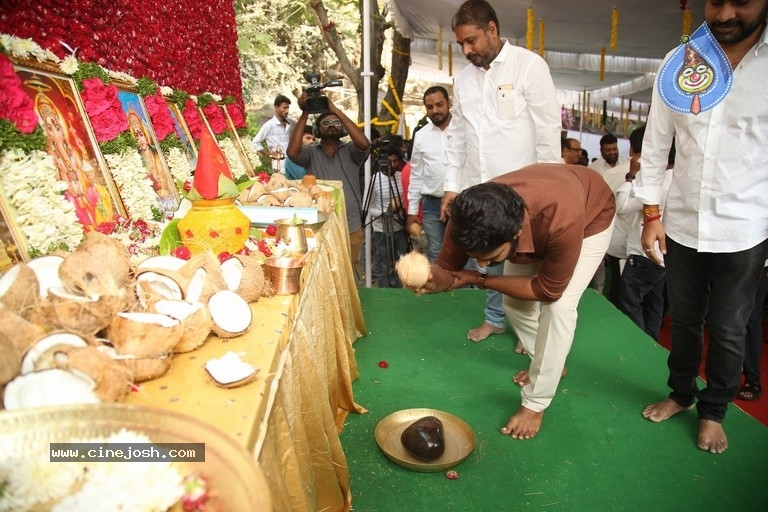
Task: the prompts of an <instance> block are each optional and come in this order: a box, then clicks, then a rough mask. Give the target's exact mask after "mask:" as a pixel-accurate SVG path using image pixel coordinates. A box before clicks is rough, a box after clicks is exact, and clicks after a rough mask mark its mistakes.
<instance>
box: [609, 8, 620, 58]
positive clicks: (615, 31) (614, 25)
mask: <svg viewBox="0 0 768 512" xmlns="http://www.w3.org/2000/svg"><path fill="white" fill-rule="evenodd" d="M618 41H619V9H618V8H617V7H614V8H613V11H611V51H616V45H617V43H618Z"/></svg>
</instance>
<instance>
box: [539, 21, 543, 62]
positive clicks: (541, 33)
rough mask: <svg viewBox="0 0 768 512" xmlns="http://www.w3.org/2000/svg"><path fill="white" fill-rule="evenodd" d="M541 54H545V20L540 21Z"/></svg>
mask: <svg viewBox="0 0 768 512" xmlns="http://www.w3.org/2000/svg"><path fill="white" fill-rule="evenodd" d="M539 55H541V56H542V57H543V56H544V20H541V21H539Z"/></svg>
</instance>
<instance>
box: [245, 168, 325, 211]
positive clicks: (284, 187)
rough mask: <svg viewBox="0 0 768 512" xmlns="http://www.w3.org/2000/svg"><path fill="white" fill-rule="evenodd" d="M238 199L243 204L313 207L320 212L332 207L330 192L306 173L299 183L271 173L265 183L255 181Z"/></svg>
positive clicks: (279, 174) (280, 174)
mask: <svg viewBox="0 0 768 512" xmlns="http://www.w3.org/2000/svg"><path fill="white" fill-rule="evenodd" d="M238 200H239V201H240V203H241V204H243V205H251V206H294V207H296V208H311V207H314V208H317V209H318V211H321V212H329V211H331V209H332V208H333V204H332V201H331V197H330V194H329V193H328V192H326V191H325V190H323V189H322V188H321V187H320V186H319V185H317V183H316V182H315V179H314V176H312V175H307V176H305V177H304V179H302V181H301V183H299V182H294V183H293V184H291V183H289V182H288V180H287V179H286V177H285V175H284V174H282V173H279V172H276V173H275V174H273V175H272V176H271V177H270V178H269V182H268V183H267V184H266V185H264V184H262V183H260V182H256V183H254V184H253V185H251V186H250V187H249V188H247V189H245V190H243V191H242V192H241V193H240V195H239V196H238Z"/></svg>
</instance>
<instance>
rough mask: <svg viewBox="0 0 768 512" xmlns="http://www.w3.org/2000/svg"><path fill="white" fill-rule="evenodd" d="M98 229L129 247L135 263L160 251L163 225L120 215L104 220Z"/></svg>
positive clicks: (129, 252)
mask: <svg viewBox="0 0 768 512" xmlns="http://www.w3.org/2000/svg"><path fill="white" fill-rule="evenodd" d="M96 229H97V231H99V232H101V233H104V234H105V235H110V236H111V237H112V238H114V239H116V240H118V241H119V242H121V243H122V244H123V245H124V246H125V247H126V248H127V249H128V254H129V255H130V256H129V257H130V260H131V263H133V264H134V265H138V264H139V263H141V262H142V261H143V260H145V259H147V258H149V257H152V256H157V255H158V254H159V253H160V251H159V245H160V235H161V234H162V225H155V224H150V223H148V222H147V221H145V220H142V219H139V220H130V219H126V218H125V217H118V218H117V220H116V221H111V222H102V223H101V224H99V227H98V228H96Z"/></svg>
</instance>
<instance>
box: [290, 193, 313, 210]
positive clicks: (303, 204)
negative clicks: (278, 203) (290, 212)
mask: <svg viewBox="0 0 768 512" xmlns="http://www.w3.org/2000/svg"><path fill="white" fill-rule="evenodd" d="M283 204H284V205H285V206H293V207H295V208H309V207H310V206H312V196H311V195H309V194H308V193H307V192H298V191H297V192H296V193H294V194H292V195H291V196H290V197H289V198H288V199H286V200H285V201H284V202H283Z"/></svg>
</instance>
